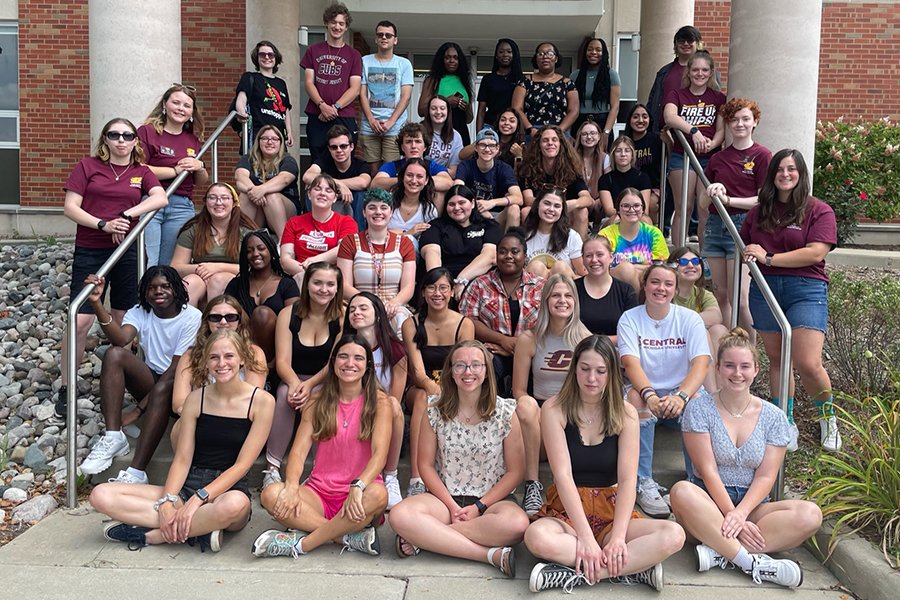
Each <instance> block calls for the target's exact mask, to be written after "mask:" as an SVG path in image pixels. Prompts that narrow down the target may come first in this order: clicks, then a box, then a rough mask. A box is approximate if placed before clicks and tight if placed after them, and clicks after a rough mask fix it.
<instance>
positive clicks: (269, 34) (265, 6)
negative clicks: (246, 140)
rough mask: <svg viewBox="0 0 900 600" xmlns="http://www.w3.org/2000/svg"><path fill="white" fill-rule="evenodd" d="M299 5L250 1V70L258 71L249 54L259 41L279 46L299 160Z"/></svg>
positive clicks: (289, 1)
mask: <svg viewBox="0 0 900 600" xmlns="http://www.w3.org/2000/svg"><path fill="white" fill-rule="evenodd" d="M300 4H301V3H300V2H297V0H278V1H275V0H247V28H246V29H247V53H246V61H247V70H248V71H254V70H256V67H255V66H254V65H253V62H252V61H251V60H250V51H251V50H253V48H254V47H255V46H256V44H257V42H259V41H260V40H268V41H270V42H272V43H273V44H275V45H276V46H277V47H278V51H279V52H281V56H282V58H283V59H284V62H282V63H281V65H280V66H279V67H278V73H277V75H278V77H281V78H282V79H284V81H285V82H286V83H287V89H288V94H289V95H290V98H291V104H292V105H293V108H291V128H292V131H293V132H294V147H293V148H292V149H291V150H290V152H291V154H292V155H293V156H294V158H298V157H299V152H300V115H301V114H302V113H303V108H304V107H303V106H301V104H300V42H299V39H298V31H299V30H300ZM320 12H321V11H320ZM319 20H321V19H319Z"/></svg>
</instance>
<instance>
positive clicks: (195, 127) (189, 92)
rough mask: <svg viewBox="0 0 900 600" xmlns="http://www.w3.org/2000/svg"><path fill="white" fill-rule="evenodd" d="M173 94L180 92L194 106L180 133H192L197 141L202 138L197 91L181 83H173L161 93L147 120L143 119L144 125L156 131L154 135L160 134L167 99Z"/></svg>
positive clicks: (201, 121) (201, 119)
mask: <svg viewBox="0 0 900 600" xmlns="http://www.w3.org/2000/svg"><path fill="white" fill-rule="evenodd" d="M175 92H181V93H182V94H184V95H186V96H187V97H188V98H190V99H191V102H193V103H194V106H193V108H192V109H191V118H190V119H188V120H187V121H186V122H185V124H184V125H182V127H181V129H182V131H189V132H191V133H193V134H194V135H196V136H197V139H200V138H202V137H203V116H202V115H201V113H200V106H198V105H197V90H196V88H194V87H193V86H190V85H184V84H182V83H173V84H172V85H171V86H169V89H167V90H166V91H165V92H163V95H162V97H161V98H160V99H159V102H157V103H156V106H154V107H153V110H151V111H150V114H149V115H147V118H146V119H144V124H145V125H150V126H151V127H153V129H155V130H156V133H162V131H163V128H164V127H165V126H166V112H165V111H166V102H168V101H169V98H170V97H171V96H172V94H174V93H175Z"/></svg>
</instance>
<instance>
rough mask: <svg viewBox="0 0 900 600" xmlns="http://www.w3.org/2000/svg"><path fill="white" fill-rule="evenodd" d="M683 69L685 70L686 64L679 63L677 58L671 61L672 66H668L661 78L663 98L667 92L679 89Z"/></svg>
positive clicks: (666, 95)
mask: <svg viewBox="0 0 900 600" xmlns="http://www.w3.org/2000/svg"><path fill="white" fill-rule="evenodd" d="M685 71H687V65H680V64H678V61H677V60H674V61H672V66H671V67H669V71H668V72H667V73H666V78H665V79H663V89H662V91H663V96H662V97H663V100H665V99H666V98H667V97H668V96H669V92H672V91H674V90H679V89H681V80H682V79H684V72H685ZM663 106H665V104H663Z"/></svg>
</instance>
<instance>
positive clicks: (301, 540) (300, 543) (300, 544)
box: [294, 535, 347, 554]
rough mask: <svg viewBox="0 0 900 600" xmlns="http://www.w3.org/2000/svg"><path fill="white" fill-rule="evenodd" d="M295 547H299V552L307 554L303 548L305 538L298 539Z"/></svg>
mask: <svg viewBox="0 0 900 600" xmlns="http://www.w3.org/2000/svg"><path fill="white" fill-rule="evenodd" d="M346 538H347V536H346V535H345V536H344V539H345V540H346ZM294 548H296V549H297V554H306V552H304V550H303V538H300V539H299V540H297V543H296V544H294Z"/></svg>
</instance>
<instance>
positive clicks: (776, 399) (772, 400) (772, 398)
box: [769, 396, 780, 406]
mask: <svg viewBox="0 0 900 600" xmlns="http://www.w3.org/2000/svg"><path fill="white" fill-rule="evenodd" d="M769 402H771V403H772V404H774V405H775V406H778V405H779V404H780V401H779V400H778V398H776V397H775V396H772V397H771V398H769Z"/></svg>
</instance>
